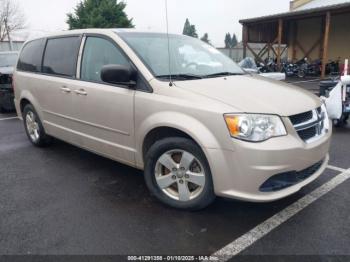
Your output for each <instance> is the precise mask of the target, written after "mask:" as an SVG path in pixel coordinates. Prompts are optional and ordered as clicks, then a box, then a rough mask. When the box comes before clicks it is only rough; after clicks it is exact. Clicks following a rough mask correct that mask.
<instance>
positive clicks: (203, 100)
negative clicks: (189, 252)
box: [14, 29, 332, 210]
mask: <svg viewBox="0 0 350 262" xmlns="http://www.w3.org/2000/svg"><path fill="white" fill-rule="evenodd" d="M14 89H15V105H16V109H17V113H18V115H19V117H20V118H21V119H23V122H24V127H25V130H26V133H27V135H28V138H29V140H30V141H31V142H32V143H33V144H34V145H35V146H47V145H48V144H49V143H50V142H51V141H52V138H53V137H55V138H58V139H60V140H63V141H66V142H68V143H71V144H74V145H76V146H78V147H81V148H84V149H86V150H89V151H91V152H94V153H97V154H99V155H102V156H105V157H107V158H110V159H113V160H116V161H118V162H121V163H124V164H126V165H129V166H132V167H136V168H139V169H142V170H144V176H145V181H146V184H147V187H148V188H149V190H150V191H151V193H152V194H153V195H154V196H155V197H156V198H158V199H159V200H160V201H161V202H163V203H165V204H167V205H170V206H172V207H176V208H180V209H188V210H189V209H190V210H195V209H200V208H204V207H206V206H207V205H209V204H210V203H211V202H212V201H213V200H214V198H215V196H221V197H228V198H235V199H240V200H245V201H254V202H268V201H273V200H277V199H280V198H283V197H286V196H288V195H291V194H293V193H295V192H297V191H298V190H300V189H301V188H302V187H303V186H305V185H307V184H309V183H310V182H312V181H313V180H315V179H316V178H317V177H318V176H319V175H320V174H321V173H322V172H323V171H324V169H325V168H326V166H327V163H328V159H329V155H328V150H329V145H330V138H331V132H332V130H331V126H330V124H329V120H328V115H327V110H326V108H325V106H324V105H323V103H322V102H321V101H320V99H319V98H318V97H316V96H314V95H312V94H310V93H308V92H306V91H303V90H301V89H299V88H298V87H295V86H291V85H288V84H286V83H282V82H277V81H274V80H269V79H265V78H262V77H259V76H258V75H251V74H248V73H246V72H245V71H244V70H242V69H241V68H240V67H239V66H238V65H237V64H236V63H234V62H233V61H232V60H231V59H229V58H228V57H226V56H224V55H223V54H221V53H220V52H219V51H217V50H216V49H215V48H214V47H212V46H210V45H208V44H206V43H204V42H202V41H200V40H198V39H195V38H191V37H187V36H182V35H172V34H171V35H169V36H168V35H167V34H162V33H142V32H136V31H134V30H115V29H86V30H73V31H68V32H61V33H58V34H54V35H50V36H47V37H43V38H39V39H35V40H31V41H28V42H27V43H26V44H25V45H24V47H23V48H22V50H21V53H20V57H19V60H18V64H17V68H16V71H15V73H14Z"/></svg>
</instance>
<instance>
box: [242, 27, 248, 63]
mask: <svg viewBox="0 0 350 262" xmlns="http://www.w3.org/2000/svg"><path fill="white" fill-rule="evenodd" d="M247 44H248V26H247V25H243V58H246V57H247Z"/></svg>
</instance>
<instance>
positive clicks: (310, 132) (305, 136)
mask: <svg viewBox="0 0 350 262" xmlns="http://www.w3.org/2000/svg"><path fill="white" fill-rule="evenodd" d="M298 135H299V136H300V138H301V139H302V140H304V141H307V140H309V139H311V138H313V137H315V136H316V135H317V130H316V127H315V126H312V127H310V128H307V129H304V130H300V131H298Z"/></svg>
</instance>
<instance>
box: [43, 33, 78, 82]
mask: <svg viewBox="0 0 350 262" xmlns="http://www.w3.org/2000/svg"><path fill="white" fill-rule="evenodd" d="M79 47H80V38H79V37H62V38H55V39H49V40H48V41H47V45H46V49H45V56H44V63H43V72H44V73H46V74H52V75H59V76H66V77H75V72H76V64H77V57H78V52H79Z"/></svg>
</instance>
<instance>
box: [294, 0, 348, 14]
mask: <svg viewBox="0 0 350 262" xmlns="http://www.w3.org/2000/svg"><path fill="white" fill-rule="evenodd" d="M344 3H350V0H313V1H311V2H309V3H306V4H304V5H301V6H299V7H297V8H295V9H294V10H295V11H300V10H305V9H311V8H317V7H325V6H330V5H338V4H344Z"/></svg>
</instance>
